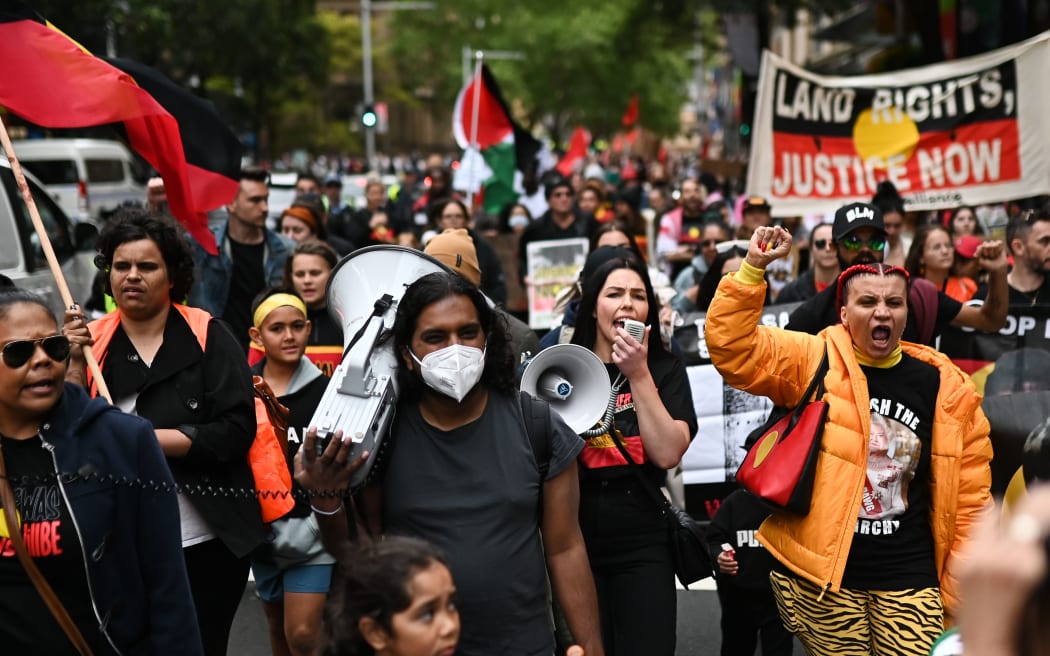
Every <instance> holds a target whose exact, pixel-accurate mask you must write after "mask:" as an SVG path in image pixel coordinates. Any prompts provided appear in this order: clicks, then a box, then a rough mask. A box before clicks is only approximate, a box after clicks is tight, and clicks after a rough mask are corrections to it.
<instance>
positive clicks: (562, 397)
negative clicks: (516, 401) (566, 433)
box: [521, 344, 612, 434]
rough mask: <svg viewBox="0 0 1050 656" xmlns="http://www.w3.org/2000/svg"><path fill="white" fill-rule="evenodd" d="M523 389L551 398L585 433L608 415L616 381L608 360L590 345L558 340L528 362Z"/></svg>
mask: <svg viewBox="0 0 1050 656" xmlns="http://www.w3.org/2000/svg"><path fill="white" fill-rule="evenodd" d="M521 389H522V391H525V392H528V393H529V394H532V395H533V396H535V397H538V398H541V399H544V400H546V401H547V402H549V403H550V405H551V409H552V410H554V411H555V412H557V413H558V414H559V415H560V416H561V418H562V419H563V420H565V423H566V424H568V425H569V428H571V429H572V430H573V432H575V433H577V434H581V433H584V432H585V431H587V430H588V429H589V428H591V427H592V426H594V424H595V423H597V422H598V421H599V420H601V419H602V418H603V417H604V416H605V414H606V409H607V408H608V406H609V396H610V394H611V391H612V385H610V383H609V373H608V371H606V369H605V364H603V363H602V361H601V359H600V358H599V357H598V356H597V355H595V354H594V353H593V352H592V351H591V350H590V349H588V348H584V347H583V346H580V345H578V344H558V345H556V346H552V347H550V348H547V349H544V350H543V351H540V353H539V354H538V355H536V356H535V357H533V358H532V359H531V360H529V361H528V363H526V365H525V371H524V372H523V373H522V375H521Z"/></svg>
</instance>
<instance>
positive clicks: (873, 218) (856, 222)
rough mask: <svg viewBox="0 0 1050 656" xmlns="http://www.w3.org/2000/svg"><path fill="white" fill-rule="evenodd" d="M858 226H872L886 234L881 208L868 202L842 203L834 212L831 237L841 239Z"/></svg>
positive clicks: (836, 239)
mask: <svg viewBox="0 0 1050 656" xmlns="http://www.w3.org/2000/svg"><path fill="white" fill-rule="evenodd" d="M858 228H873V229H875V230H876V231H877V232H880V233H882V234H883V235H885V234H886V225H885V224H884V223H883V222H882V210H880V209H879V208H877V207H875V206H874V205H872V204H870V203H850V204H849V205H843V206H842V207H840V208H839V209H838V210H837V211H836V212H835V222H834V223H833V224H832V226H831V238H832V239H833V240H835V241H842V238H843V237H845V236H846V235H848V234H849V233H851V232H853V231H854V230H856V229H858Z"/></svg>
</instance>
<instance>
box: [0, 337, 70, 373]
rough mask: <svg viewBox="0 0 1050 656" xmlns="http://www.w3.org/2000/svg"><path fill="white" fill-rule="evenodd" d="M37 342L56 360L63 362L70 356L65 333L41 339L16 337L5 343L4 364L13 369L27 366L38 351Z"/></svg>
mask: <svg viewBox="0 0 1050 656" xmlns="http://www.w3.org/2000/svg"><path fill="white" fill-rule="evenodd" d="M37 344H39V345H40V347H41V348H43V349H44V353H45V354H46V355H47V357H49V358H51V359H52V360H54V361H55V362H63V361H65V359H66V358H68V357H69V338H68V337H66V336H65V335H52V336H50V337H41V338H40V339H16V340H15V341H13V342H8V343H6V344H4V348H3V350H2V351H0V354H2V357H3V360H4V364H5V365H7V366H8V367H10V368H11V369H18V368H20V367H23V366H25V364H26V363H27V362H29V359H30V358H32V357H33V353H35V352H36V345H37Z"/></svg>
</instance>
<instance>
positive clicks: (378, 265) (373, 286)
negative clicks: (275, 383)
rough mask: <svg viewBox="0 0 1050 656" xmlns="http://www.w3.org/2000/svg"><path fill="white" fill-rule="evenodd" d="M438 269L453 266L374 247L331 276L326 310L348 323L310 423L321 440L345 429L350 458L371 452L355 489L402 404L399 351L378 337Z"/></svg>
mask: <svg viewBox="0 0 1050 656" xmlns="http://www.w3.org/2000/svg"><path fill="white" fill-rule="evenodd" d="M438 271H446V272H447V271H449V269H448V268H447V267H445V265H443V264H442V263H441V262H439V261H437V260H436V259H434V258H432V257H430V256H429V255H426V254H424V253H422V252H420V251H417V250H415V249H412V248H405V247H402V246H370V247H367V248H362V249H359V250H356V251H354V252H353V253H351V254H350V255H348V256H346V257H345V258H343V259H342V260H341V261H340V262H339V264H337V265H336V267H335V269H333V270H332V274H331V277H329V279H328V292H327V295H328V311H329V312H330V313H331V314H332V316H333V317H334V318H335V320H336V321H337V322H338V323H339V325H341V326H342V327H343V343H344V347H343V359H342V361H341V362H340V363H339V366H338V367H336V368H335V371H334V372H333V373H332V380H331V381H330V382H329V383H328V387H326V388H325V391H324V395H323V396H322V397H321V402H320V403H319V404H318V406H317V410H315V411H314V416H313V418H312V419H311V420H310V425H311V426H316V427H317V437H318V444H321V445H323V444H327V443H328V441H329V440H330V439H331V438H332V436H333V435H334V434H335V432H336V431H339V430H341V431H343V436H344V439H350V440H352V441H353V442H354V447H353V450H352V451H351V453H350V458H351V459H354V458H356V457H357V456H359V455H360V454H361V453H362V452H363V451H364V450H366V449H367V450H368V452H369V456H368V460H367V461H366V462H365V466H364V467H362V468H361V469H359V470H357V471H356V472H354V475H353V476H352V477H351V479H350V489H351V490H353V489H356V488H358V487H360V486H361V485H362V484H364V482H365V480H366V478H367V477H368V472H369V470H371V468H372V464H373V462H374V461H375V456H376V453H378V451H379V449H378V448H377V447H378V446H379V444H380V442H381V441H382V440H383V438H384V437H385V435H386V432H387V430H389V428H390V424H391V422H392V421H393V418H394V406H395V404H396V403H397V393H398V387H397V367H398V361H397V354H395V353H394V348H393V344H392V343H391V342H390V341H387V342H385V343H383V344H379V343H378V340H379V336H380V335H381V334H382V333H383V331H384V330H386V329H389V328H392V327H393V325H394V316H395V315H396V313H397V304H398V302H399V301H400V300H401V297H402V296H403V295H404V293H405V289H406V288H407V287H408V286H409V285H411V284H412V283H413V282H415V281H416V280H418V279H419V278H422V277H423V276H425V275H427V274H429V273H435V272H438Z"/></svg>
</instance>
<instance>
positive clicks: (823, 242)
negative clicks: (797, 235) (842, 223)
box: [813, 239, 834, 251]
mask: <svg viewBox="0 0 1050 656" xmlns="http://www.w3.org/2000/svg"><path fill="white" fill-rule="evenodd" d="M832 246H834V244H833V243H832V242H831V240H830V239H814V240H813V248H815V249H817V250H818V251H822V250H825V249H828V248H831V247H832Z"/></svg>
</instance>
